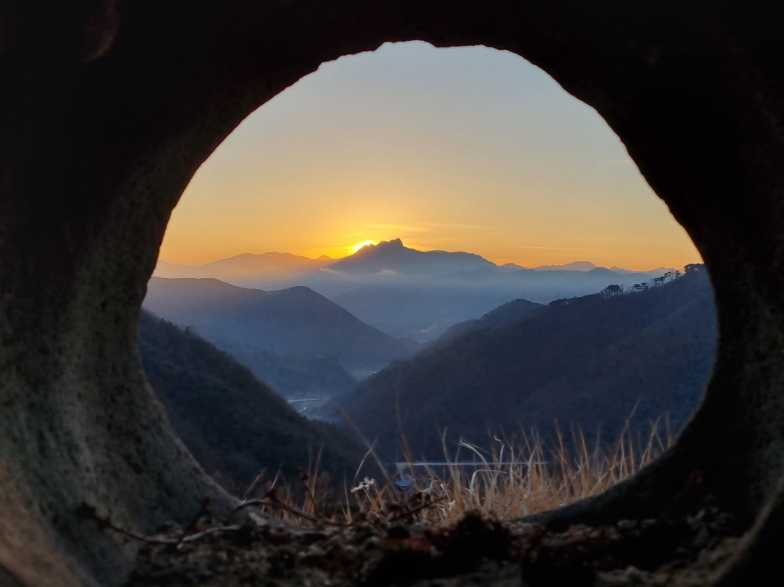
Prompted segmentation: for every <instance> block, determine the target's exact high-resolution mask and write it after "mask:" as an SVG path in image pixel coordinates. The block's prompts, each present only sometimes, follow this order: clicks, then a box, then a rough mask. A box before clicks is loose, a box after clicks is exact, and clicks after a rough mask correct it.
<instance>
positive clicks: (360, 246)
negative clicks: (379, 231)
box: [351, 240, 378, 254]
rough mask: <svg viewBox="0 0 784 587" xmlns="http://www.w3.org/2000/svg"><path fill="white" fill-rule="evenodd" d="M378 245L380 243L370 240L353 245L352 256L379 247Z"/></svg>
mask: <svg viewBox="0 0 784 587" xmlns="http://www.w3.org/2000/svg"><path fill="white" fill-rule="evenodd" d="M377 244H378V242H376V241H370V240H367V241H362V242H358V243H356V244H354V245H351V253H352V254H354V253H357V252H359V250H360V249H364V248H365V247H369V246H372V245H377Z"/></svg>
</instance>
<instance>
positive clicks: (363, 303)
mask: <svg viewBox="0 0 784 587" xmlns="http://www.w3.org/2000/svg"><path fill="white" fill-rule="evenodd" d="M260 257H263V258H264V259H265V260H264V262H263V263H262V265H263V266H264V269H263V270H261V269H259V270H255V269H253V267H254V266H255V264H257V263H259V261H258V258H260ZM292 258H293V259H294V260H293V261H292V260H291V259H292ZM280 259H285V263H291V264H293V266H296V269H292V270H291V271H288V270H286V271H277V272H276V271H273V270H271V269H270V267H273V266H274V263H277V262H280V263H283V262H284V261H280ZM196 271H197V272H198V273H201V274H203V276H205V277H206V276H214V277H217V278H219V279H222V280H224V281H227V282H230V283H233V284H236V285H241V286H250V287H254V288H261V289H279V288H287V287H291V286H295V285H304V286H307V287H309V288H310V289H313V290H315V291H317V292H319V293H321V294H323V295H325V296H327V297H328V298H329V299H331V300H332V301H334V302H335V303H337V304H338V305H340V306H341V307H343V308H345V309H346V310H348V311H349V312H350V313H351V314H353V315H354V316H356V317H357V318H359V319H360V320H362V321H363V322H365V323H367V324H369V325H371V326H373V327H375V328H377V329H379V330H381V331H383V332H385V333H387V334H389V335H391V336H394V337H398V338H411V339H414V340H416V341H418V342H422V343H427V342H431V341H433V340H435V339H436V338H438V336H440V335H441V334H442V333H443V332H444V331H445V330H446V329H448V328H449V327H450V326H452V325H454V324H456V323H459V322H463V321H465V320H471V319H477V318H479V317H480V316H482V315H483V314H485V313H486V312H489V311H490V310H492V309H493V308H495V307H496V306H498V305H500V304H503V303H505V302H508V301H510V300H514V299H518V298H523V299H527V300H531V301H534V302H539V303H547V302H550V301H552V300H554V299H558V298H562V297H573V296H580V295H587V294H591V293H595V292H597V291H600V290H601V289H604V288H605V287H606V286H608V285H610V284H613V283H615V284H619V285H625V286H631V285H633V284H635V283H641V282H646V281H649V280H651V279H652V278H654V277H656V276H658V275H660V274H661V273H663V272H664V271H663V270H662V269H658V270H655V271H652V272H636V271H628V270H621V269H617V268H613V269H609V268H606V267H599V266H596V265H594V264H593V263H591V262H589V261H577V262H574V263H568V264H566V265H547V266H542V267H534V268H527V267H522V266H520V265H516V264H514V263H507V264H505V265H497V264H495V263H493V262H492V261H490V260H488V259H486V258H484V257H482V256H481V255H477V254H474V253H470V252H450V251H440V250H435V251H420V250H416V249H412V248H410V247H406V246H405V244H404V243H403V241H402V240H400V239H393V240H389V241H384V242H380V243H378V244H376V245H369V246H366V247H363V248H362V249H360V250H359V251H357V252H356V253H355V254H353V255H351V256H349V257H345V258H343V259H339V260H336V261H331V260H329V261H328V260H327V259H319V260H316V259H308V258H305V257H297V256H296V255H292V256H287V255H285V254H280V253H269V254H267V255H260V256H259V255H239V256H237V257H232V258H231V259H225V260H222V261H218V262H216V263H212V264H208V265H205V266H202V267H201V268H198V269H197V270H196ZM159 273H161V271H159ZM175 273H176V272H173V271H172V269H171V267H169V274H172V275H174V274H175Z"/></svg>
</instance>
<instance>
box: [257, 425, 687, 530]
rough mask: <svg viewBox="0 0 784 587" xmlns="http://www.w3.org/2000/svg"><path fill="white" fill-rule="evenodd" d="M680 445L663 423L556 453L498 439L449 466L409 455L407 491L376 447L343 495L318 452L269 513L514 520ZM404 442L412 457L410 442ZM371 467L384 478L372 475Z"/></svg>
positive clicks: (272, 492) (271, 493)
mask: <svg viewBox="0 0 784 587" xmlns="http://www.w3.org/2000/svg"><path fill="white" fill-rule="evenodd" d="M672 441H673V436H672V434H671V433H670V431H669V429H668V428H667V427H662V426H661V425H660V423H658V422H657V423H654V424H652V425H651V427H650V431H649V433H648V434H647V435H645V436H644V437H642V438H637V437H635V436H634V435H633V434H631V433H630V432H629V431H628V429H627V430H625V431H624V432H623V433H622V434H621V435H620V437H619V438H618V439H616V440H615V441H614V442H611V443H608V442H606V441H604V442H602V441H600V440H597V441H595V442H594V443H593V444H592V445H589V442H588V441H587V440H586V435H585V434H583V433H582V432H580V431H575V432H573V433H572V434H571V435H569V437H568V439H567V438H566V437H565V436H564V435H562V434H560V433H559V434H557V435H556V441H555V442H554V443H553V442H550V443H548V446H550V447H552V448H549V449H547V448H545V443H544V442H543V440H542V439H541V438H540V437H539V436H537V435H535V434H532V435H524V436H522V439H519V440H518V441H516V442H509V443H507V442H506V441H504V440H502V439H499V438H498V437H491V439H490V441H489V442H488V444H487V446H485V447H479V446H476V445H473V444H469V443H467V442H461V443H460V444H459V446H458V448H457V450H456V452H455V454H453V455H451V456H450V455H449V454H448V451H447V450H446V448H445V449H444V454H445V456H444V462H445V463H446V465H445V466H439V467H435V468H434V467H429V466H420V465H415V464H414V463H415V461H414V459H412V458H411V457H410V456H409V457H408V458H407V459H406V461H407V463H408V464H407V465H404V467H403V468H404V470H405V473H404V474H405V476H406V477H408V478H409V479H411V481H412V487H411V488H410V489H409V490H407V491H402V490H401V489H400V488H399V487H397V486H396V485H395V480H397V479H399V476H398V474H397V472H396V471H390V470H388V468H387V467H384V465H383V464H382V463H381V462H380V461H379V459H378V458H377V456H376V455H375V453H374V451H373V450H372V447H371V448H369V449H368V452H367V454H366V458H365V459H363V461H362V463H361V464H360V466H359V468H358V469H357V472H356V475H355V478H354V480H353V483H352V484H346V485H345V486H344V488H343V491H342V495H341V496H336V495H335V494H334V492H333V491H331V490H330V489H329V488H328V487H329V485H330V484H329V481H328V479H326V478H325V476H323V475H319V473H318V470H319V467H318V462H319V455H318V454H316V455H314V458H313V459H311V467H310V470H309V471H308V472H307V474H305V475H303V478H302V480H301V483H300V484H297V485H291V484H281V483H280V482H279V480H278V479H274V480H273V481H272V483H271V484H267V486H266V488H267V498H268V499H267V501H266V502H264V503H265V504H266V505H264V506H263V509H264V510H265V511H266V512H267V513H268V514H269V515H272V516H274V517H276V518H278V519H281V520H283V521H286V522H288V523H292V524H297V525H301V524H306V525H310V524H312V523H314V521H315V520H318V521H319V522H321V523H327V524H330V523H331V524H336V525H351V524H354V523H357V522H363V521H369V522H381V523H390V522H397V521H406V522H413V521H418V522H421V523H424V524H427V525H428V526H436V527H438V526H444V525H450V524H453V523H454V522H456V521H457V520H459V519H460V518H462V517H463V516H464V515H465V514H466V513H467V512H469V511H470V512H479V513H481V514H482V515H483V516H487V517H490V518H494V519H499V520H509V519H515V518H520V517H522V516H526V515H529V514H534V513H537V512H541V511H545V510H550V509H553V508H556V507H559V506H563V505H566V504H568V503H571V502H574V501H576V500H579V499H582V498H585V497H589V496H591V495H595V494H597V493H601V492H602V491H604V490H606V489H608V488H609V487H611V486H612V485H614V484H616V483H618V482H619V481H621V480H623V479H625V478H627V477H629V476H630V475H633V474H634V473H636V472H637V471H638V470H639V469H640V468H641V467H643V466H645V465H647V464H648V463H650V462H652V461H653V460H655V459H656V458H657V457H658V456H659V455H660V454H661V453H662V452H664V450H666V449H667V448H668V447H669V446H670V445H671V444H672ZM401 444H402V448H403V453H404V454H409V455H410V451H408V450H407V447H406V443H405V440H403V442H402V443H401ZM553 445H554V446H553ZM466 461H471V462H472V464H471V465H470V466H467V465H465V464H464V463H465V462H466ZM458 463H460V464H458ZM370 469H372V470H374V471H377V472H378V471H380V473H377V474H375V475H373V476H370V475H369V474H367V475H366V473H365V472H366V471H369V470H370ZM300 485H301V486H303V487H300ZM297 489H298V490H297ZM295 496H299V497H295Z"/></svg>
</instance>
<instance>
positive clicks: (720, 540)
mask: <svg viewBox="0 0 784 587" xmlns="http://www.w3.org/2000/svg"><path fill="white" fill-rule="evenodd" d="M219 526H220V527H223V528H225V529H224V530H220V531H218V530H215V531H212V530H209V529H210V528H217V527H219ZM205 529H206V530H208V532H207V533H206V534H204V530H205ZM199 532H201V533H202V534H201V536H200V537H199V536H197V533H199ZM739 533H740V532H739V529H738V528H737V527H736V525H735V524H734V522H733V520H732V519H731V518H730V517H729V516H727V515H725V514H723V513H722V512H720V511H719V510H718V509H716V508H714V507H710V506H705V507H703V508H701V509H699V510H697V511H695V512H693V514H691V515H686V516H683V517H681V518H678V519H646V520H635V521H632V520H624V521H620V522H618V523H617V524H615V525H612V526H601V527H587V526H573V527H571V528H569V529H567V530H565V531H562V532H550V531H547V530H546V529H545V528H544V527H542V526H538V525H533V524H523V523H514V522H512V523H510V522H506V523H501V522H496V521H492V520H485V519H482V518H481V517H479V516H478V515H468V516H466V517H465V518H464V519H463V520H462V521H461V522H459V523H458V524H457V525H456V526H454V527H452V528H447V529H436V530H434V529H428V528H425V527H422V526H421V525H418V524H416V523H412V524H395V523H373V524H371V523H362V524H357V525H352V526H349V527H335V526H328V525H326V524H315V523H314V524H313V527H312V528H290V527H285V526H283V525H281V524H280V523H278V522H274V521H272V520H269V519H265V518H263V517H261V516H259V515H257V514H252V515H250V516H245V517H244V519H243V520H242V521H241V522H239V523H237V522H234V523H228V524H227V522H226V521H223V522H222V523H219V521H217V520H210V519H205V520H202V521H201V522H200V523H199V527H198V528H192V529H191V530H189V532H188V533H184V532H183V531H182V530H181V529H177V528H169V529H168V530H167V531H165V532H162V533H160V534H158V535H156V536H151V537H147V538H148V539H149V541H148V542H145V543H144V546H143V548H142V550H141V553H140V556H139V559H138V563H137V567H136V570H135V571H134V573H133V575H132V576H131V578H130V580H129V582H128V584H127V585H128V587H141V586H145V587H147V586H161V587H163V586H167V587H173V586H180V585H183V586H185V585H200V586H209V587H218V586H220V587H234V586H255V585H264V586H275V587H278V586H279V587H289V586H293V585H298V586H321V585H323V586H336V587H337V586H347V585H359V586H393V585H412V586H414V585H415V586H418V587H425V586H428V587H436V586H439V587H447V586H449V587H453V586H454V587H457V586H461V587H462V586H469V585H499V586H509V587H511V586H520V587H537V586H540V585H541V586H545V585H548V586H554V585H559V586H560V585H575V586H577V585H590V586H597V587H598V586H601V587H605V586H607V587H610V586H618V585H646V586H647V585H657V586H664V585H666V586H670V585H679V586H699V585H705V584H706V583H708V581H709V578H710V576H711V575H712V573H714V572H715V571H716V570H717V568H718V567H719V566H720V565H721V563H722V562H724V561H725V560H726V559H727V558H728V557H729V556H730V555H731V553H732V551H733V546H734V544H735V543H736V541H737V540H738V535H739ZM184 536H190V537H191V538H187V539H185V540H183V537H184ZM156 541H159V542H160V543H156ZM163 542H167V543H165V544H164V543H163Z"/></svg>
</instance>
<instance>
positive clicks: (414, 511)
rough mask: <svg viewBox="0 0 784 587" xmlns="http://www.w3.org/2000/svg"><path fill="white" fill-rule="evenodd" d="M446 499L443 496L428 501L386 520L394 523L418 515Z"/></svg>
mask: <svg viewBox="0 0 784 587" xmlns="http://www.w3.org/2000/svg"><path fill="white" fill-rule="evenodd" d="M446 499H447V496H446V495H443V496H441V497H439V498H437V499H434V500H432V501H429V502H427V503H423V504H422V505H420V506H417V507H415V508H414V509H412V510H407V511H405V512H401V513H399V514H397V515H395V516H392V517H391V518H389V519H388V520H387V522H396V521H397V520H401V519H403V518H407V517H409V516H413V515H414V514H418V513H419V512H421V511H422V510H426V509H427V508H430V507H433V506H434V505H437V504H439V503H441V502H442V501H446Z"/></svg>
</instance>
